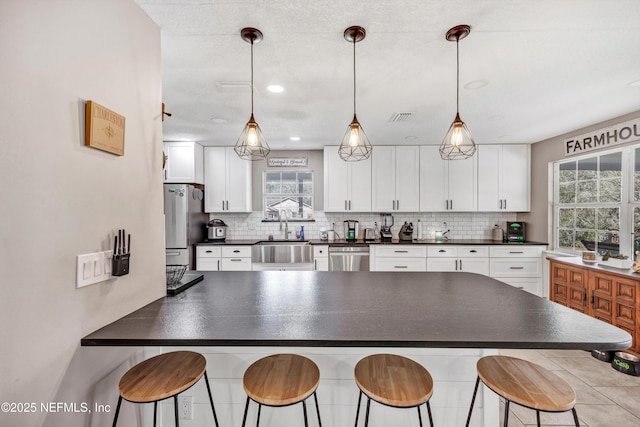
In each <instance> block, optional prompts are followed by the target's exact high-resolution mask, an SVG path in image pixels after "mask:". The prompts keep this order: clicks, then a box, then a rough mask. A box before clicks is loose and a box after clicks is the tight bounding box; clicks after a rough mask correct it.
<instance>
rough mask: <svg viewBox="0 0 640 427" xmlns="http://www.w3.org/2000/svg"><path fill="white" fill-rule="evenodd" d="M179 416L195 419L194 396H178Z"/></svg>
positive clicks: (180, 417)
mask: <svg viewBox="0 0 640 427" xmlns="http://www.w3.org/2000/svg"><path fill="white" fill-rule="evenodd" d="M178 418H179V419H181V420H192V419H193V396H178Z"/></svg>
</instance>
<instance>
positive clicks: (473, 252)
mask: <svg viewBox="0 0 640 427" xmlns="http://www.w3.org/2000/svg"><path fill="white" fill-rule="evenodd" d="M469 252H471V253H472V254H475V253H476V252H478V251H476V250H475V249H471V250H470V251H469Z"/></svg>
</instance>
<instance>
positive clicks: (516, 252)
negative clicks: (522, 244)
mask: <svg viewBox="0 0 640 427" xmlns="http://www.w3.org/2000/svg"><path fill="white" fill-rule="evenodd" d="M509 253H510V254H523V253H524V252H522V251H509Z"/></svg>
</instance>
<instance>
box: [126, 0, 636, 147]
mask: <svg viewBox="0 0 640 427" xmlns="http://www.w3.org/2000/svg"><path fill="white" fill-rule="evenodd" d="M136 2H137V3H138V4H139V5H140V7H141V8H142V9H143V10H144V11H145V12H146V13H147V14H148V15H149V16H150V17H151V18H152V19H153V20H154V21H155V22H156V23H157V24H158V25H159V26H160V28H161V33H162V74H163V101H164V103H165V104H166V111H167V112H170V113H171V114H172V116H171V117H169V118H167V119H166V120H165V121H164V124H163V128H164V140H165V141H182V140H189V141H197V142H199V143H201V144H202V145H216V146H233V145H234V144H235V142H236V140H237V139H238V136H239V135H240V132H241V131H242V128H243V127H244V125H245V123H246V122H247V121H248V119H249V116H250V112H251V98H250V97H251V91H250V84H249V82H250V78H251V70H250V61H251V59H250V54H251V50H250V49H251V48H250V45H249V44H248V43H246V42H245V41H243V40H242V39H241V37H240V30H241V29H242V28H243V27H256V28H258V29H260V30H261V31H262V33H263V34H264V40H263V41H262V42H260V43H258V44H256V45H255V46H254V79H255V84H254V88H255V90H254V97H255V108H254V112H255V119H256V121H257V122H258V123H259V124H260V127H261V128H262V132H263V134H264V135H265V137H266V139H267V141H268V143H269V145H270V146H271V148H272V149H276V150H278V149H319V148H321V147H322V146H324V145H338V144H339V143H340V140H341V139H342V136H343V134H344V132H345V131H346V129H347V125H348V124H349V123H350V122H351V119H352V117H353V44H352V43H349V42H347V41H346V40H345V39H344V38H343V32H344V30H345V29H346V28H347V27H349V26H352V25H360V26H362V27H364V28H365V29H366V31H367V35H366V38H365V39H364V40H363V41H362V42H360V43H357V45H356V61H357V62H356V64H357V65H356V67H357V68H356V69H357V79H356V81H357V97H356V99H357V115H358V119H359V121H360V123H361V124H362V126H363V128H364V130H365V132H366V133H367V135H368V137H369V139H370V141H371V143H372V145H373V146H374V147H375V145H403V144H406V145H422V144H429V145H435V144H439V143H440V142H441V140H442V138H443V137H444V134H445V133H446V131H447V129H448V127H449V125H450V124H451V122H452V121H453V119H454V117H455V112H456V46H455V43H454V42H449V41H446V40H445V33H446V32H447V30H448V29H449V28H451V27H453V26H455V25H458V24H468V25H470V26H471V34H470V35H469V36H468V37H467V38H465V39H463V40H461V41H460V45H459V47H460V116H461V117H462V120H464V121H465V122H466V123H467V126H468V127H469V130H470V131H471V133H472V134H473V136H474V139H475V140H476V142H477V143H478V144H489V143H533V142H536V141H540V140H543V139H546V138H550V137H553V136H556V135H559V134H562V133H565V132H570V131H572V130H576V129H579V128H582V127H584V126H588V125H591V124H594V123H597V122H600V121H604V120H608V119H612V118H615V117H618V116H621V115H624V114H627V113H631V112H634V111H638V110H640V55H639V54H638V52H640V24H639V23H638V16H640V0H616V1H615V2H611V1H607V0H538V1H530V0H448V1H444V0H395V1H392V0H387V1H373V0H368V1H366V0H352V1H344V0H315V1H303V0H136ZM634 82H636V83H635V84H634ZM270 84H279V85H282V86H283V87H284V88H285V90H284V92H282V93H271V92H269V91H268V90H267V89H266V87H267V86H268V85H270ZM478 86H480V87H478ZM396 113H411V114H410V115H409V116H408V118H406V117H405V118H406V120H404V121H391V118H392V116H394V114H396ZM292 136H295V137H299V138H300V140H299V141H291V140H290V137H292ZM374 149H375V148H374Z"/></svg>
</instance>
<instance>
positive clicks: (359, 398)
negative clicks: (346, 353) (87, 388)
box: [113, 390, 362, 427]
mask: <svg viewBox="0 0 640 427" xmlns="http://www.w3.org/2000/svg"><path fill="white" fill-rule="evenodd" d="M361 400H362V390H360V394H359V395H358V408H357V409H356V424H355V427H358V415H360V401H361ZM113 427H115V424H114V425H113Z"/></svg>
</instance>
